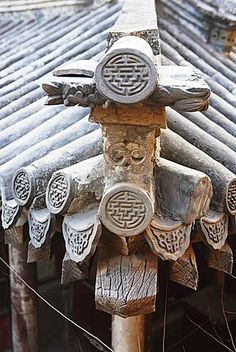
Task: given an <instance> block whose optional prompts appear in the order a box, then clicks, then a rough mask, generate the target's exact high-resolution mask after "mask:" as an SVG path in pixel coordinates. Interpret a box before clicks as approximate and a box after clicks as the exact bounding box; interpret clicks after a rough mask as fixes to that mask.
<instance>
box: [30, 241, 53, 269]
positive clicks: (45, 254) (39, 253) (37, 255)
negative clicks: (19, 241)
mask: <svg viewBox="0 0 236 352" xmlns="http://www.w3.org/2000/svg"><path fill="white" fill-rule="evenodd" d="M51 256H52V253H51V241H50V239H46V240H45V242H44V243H43V244H42V245H41V247H39V248H35V246H33V244H32V243H31V241H30V242H29V243H28V254H27V263H37V262H40V261H44V260H49V259H51Z"/></svg>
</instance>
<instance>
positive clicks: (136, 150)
mask: <svg viewBox="0 0 236 352" xmlns="http://www.w3.org/2000/svg"><path fill="white" fill-rule="evenodd" d="M108 152H109V155H110V158H111V159H112V161H113V162H114V163H115V164H116V165H120V166H121V165H122V166H125V167H128V166H130V165H132V164H141V163H143V162H144V160H145V157H146V150H145V148H144V146H143V145H141V144H138V143H132V142H130V143H128V144H125V143H122V142H120V143H115V144H112V145H111V146H110V147H109V151H108Z"/></svg>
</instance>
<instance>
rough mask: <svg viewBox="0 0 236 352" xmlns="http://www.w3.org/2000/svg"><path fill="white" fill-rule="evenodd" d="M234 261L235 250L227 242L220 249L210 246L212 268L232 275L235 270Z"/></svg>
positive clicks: (209, 263) (209, 260)
mask: <svg viewBox="0 0 236 352" xmlns="http://www.w3.org/2000/svg"><path fill="white" fill-rule="evenodd" d="M233 263H234V257H233V251H232V249H231V248H230V246H229V244H228V243H227V242H226V243H225V244H224V245H223V246H222V247H221V248H220V249H218V250H214V249H212V248H210V247H209V257H208V266H209V267H210V268H212V269H215V270H219V271H223V272H225V273H227V274H230V275H231V274H232V272H233Z"/></svg>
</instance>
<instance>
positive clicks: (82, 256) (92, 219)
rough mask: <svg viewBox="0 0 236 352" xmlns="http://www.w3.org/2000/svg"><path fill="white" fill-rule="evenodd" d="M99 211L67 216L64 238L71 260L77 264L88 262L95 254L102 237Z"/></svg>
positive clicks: (64, 225) (64, 223) (64, 224)
mask: <svg viewBox="0 0 236 352" xmlns="http://www.w3.org/2000/svg"><path fill="white" fill-rule="evenodd" d="M96 213H97V210H90V211H87V212H84V213H80V214H78V215H72V216H66V217H65V219H64V222H63V236H64V240H65V245H66V250H67V253H68V254H69V256H70V259H71V260H73V261H75V262H76V263H82V262H84V261H87V260H88V259H89V258H90V257H91V256H92V255H93V254H94V252H95V249H96V246H97V243H98V240H99V238H100V236H101V223H100V221H99V219H98V217H97V215H96Z"/></svg>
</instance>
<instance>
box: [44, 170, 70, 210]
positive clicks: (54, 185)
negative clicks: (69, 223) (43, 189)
mask: <svg viewBox="0 0 236 352" xmlns="http://www.w3.org/2000/svg"><path fill="white" fill-rule="evenodd" d="M67 195H68V183H67V181H66V179H65V177H64V176H63V175H58V176H57V177H55V178H54V179H53V180H52V182H50V183H49V190H48V192H47V198H48V199H47V200H48V202H49V204H50V206H51V207H53V208H59V207H61V206H62V205H63V203H64V201H65V199H66V198H67Z"/></svg>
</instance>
